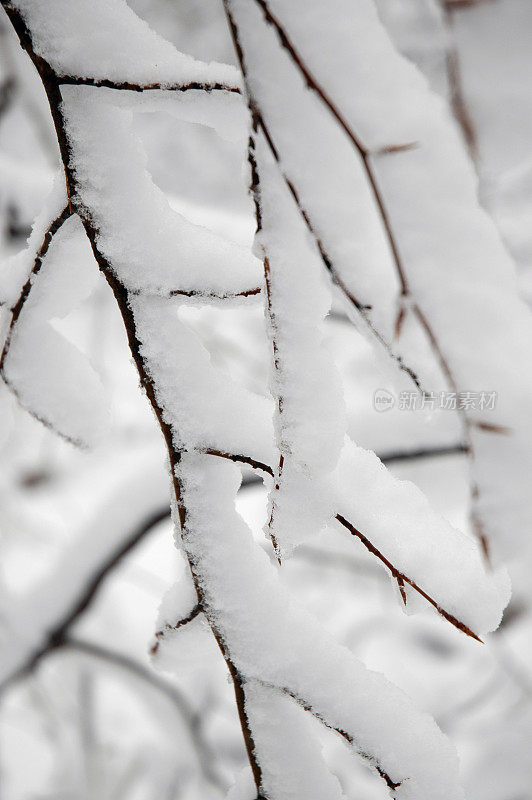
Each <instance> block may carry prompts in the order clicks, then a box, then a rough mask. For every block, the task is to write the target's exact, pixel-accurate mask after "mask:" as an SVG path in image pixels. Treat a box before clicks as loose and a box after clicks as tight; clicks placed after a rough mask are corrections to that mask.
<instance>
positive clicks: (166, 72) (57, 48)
mask: <svg viewBox="0 0 532 800" xmlns="http://www.w3.org/2000/svg"><path fill="white" fill-rule="evenodd" d="M12 5H13V6H14V7H15V8H16V9H18V10H19V11H20V12H21V14H22V16H23V17H24V20H25V22H26V24H27V25H28V27H29V28H30V29H31V33H32V41H33V46H34V48H35V51H36V52H37V54H38V55H40V56H42V58H44V59H46V60H47V61H48V63H49V64H50V65H51V67H52V68H53V69H54V70H55V71H56V72H57V73H58V74H59V75H61V76H82V77H88V78H94V79H95V80H111V81H115V82H118V83H120V82H127V83H139V84H150V83H161V84H163V85H169V84H177V83H179V84H188V83H190V82H202V83H226V84H227V85H229V86H238V82H239V76H238V73H237V71H236V70H235V69H234V67H230V66H227V65H225V64H214V63H212V64H205V63H203V62H201V61H197V60H196V59H194V58H192V57H191V56H188V55H185V54H184V53H180V52H179V51H177V50H176V49H175V47H174V46H173V45H172V44H170V42H167V41H166V40H165V39H163V38H162V37H161V36H159V35H158V34H156V33H155V32H154V31H152V30H151V28H150V27H149V25H148V24H147V23H146V22H144V21H143V20H142V19H140V17H138V16H137V15H136V14H135V13H134V11H132V10H131V9H130V8H129V6H128V5H127V3H126V2H125V0H91V2H90V3H85V2H83V0H81V1H80V0H78V1H77V2H75V1H74V0H47V2H46V3H35V2H32V0H16V2H13V3H12Z"/></svg>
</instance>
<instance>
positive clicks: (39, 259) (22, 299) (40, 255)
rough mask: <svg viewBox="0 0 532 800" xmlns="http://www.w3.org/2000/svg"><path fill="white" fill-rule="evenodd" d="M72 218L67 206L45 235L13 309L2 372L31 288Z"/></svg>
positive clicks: (2, 357) (0, 368)
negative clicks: (57, 237)
mask: <svg viewBox="0 0 532 800" xmlns="http://www.w3.org/2000/svg"><path fill="white" fill-rule="evenodd" d="M71 216H72V210H71V209H70V208H69V207H68V206H65V208H64V209H63V210H62V211H61V213H60V214H58V216H57V217H55V219H53V220H52V222H51V223H50V225H49V226H48V228H47V230H46V233H45V234H44V237H43V240H42V243H41V246H40V247H39V249H38V251H37V254H36V256H35V260H34V262H33V266H32V268H31V271H30V274H29V275H28V278H27V280H26V283H25V284H24V286H23V287H22V291H21V293H20V295H19V297H18V300H17V302H16V303H15V304H14V305H13V306H12V308H11V322H10V324H9V328H8V331H7V336H6V339H5V342H4V347H3V349H2V353H1V355H0V372H3V367H4V362H5V359H6V356H7V353H8V351H9V346H10V342H11V336H12V334H13V329H14V327H15V325H16V324H17V321H18V318H19V317H20V314H21V312H22V309H23V308H24V304H25V303H26V300H27V299H28V297H29V295H30V292H31V287H32V285H33V283H34V281H35V276H36V275H38V274H39V272H40V270H41V267H42V265H43V261H44V259H45V257H46V254H47V252H48V249H49V247H50V244H51V242H52V239H53V238H54V236H55V234H56V233H57V231H58V230H59V229H60V228H61V227H62V225H63V223H65V222H66V221H67V219H69V218H70V217H71ZM3 377H4V378H5V376H3Z"/></svg>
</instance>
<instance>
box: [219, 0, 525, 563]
mask: <svg viewBox="0 0 532 800" xmlns="http://www.w3.org/2000/svg"><path fill="white" fill-rule="evenodd" d="M225 6H226V9H227V11H228V14H229V17H230V22H231V25H232V30H233V35H234V38H235V41H236V45H237V53H238V55H239V58H240V60H241V64H242V67H243V71H244V75H245V80H246V89H247V93H248V99H249V103H250V110H251V114H252V117H253V120H254V124H255V127H256V128H257V129H259V128H262V130H263V132H265V137H266V140H267V142H268V143H269V147H270V150H271V152H272V155H273V156H274V157H275V158H276V160H277V161H278V163H279V165H280V169H281V171H282V174H283V176H284V179H285V181H286V183H287V186H288V188H289V190H290V192H291V194H292V197H293V199H294V202H295V203H296V205H297V207H298V208H299V211H300V213H301V214H302V216H303V218H304V219H305V221H306V223H307V226H308V228H309V230H310V231H311V233H312V234H313V235H314V238H315V240H316V242H319V243H320V250H321V253H322V259H323V255H324V254H325V256H326V260H328V261H329V262H330V263H331V264H332V265H333V269H334V271H335V272H336V273H337V274H338V275H339V276H340V278H341V281H342V283H343V285H344V286H345V287H347V289H348V291H349V293H350V294H351V295H352V296H353V297H355V298H356V301H357V304H358V305H359V306H360V308H361V309H363V310H364V315H365V316H366V317H367V318H368V319H369V320H370V322H371V326H372V327H373V328H374V329H375V330H376V331H377V332H378V337H377V338H380V339H381V340H382V341H384V342H385V343H386V345H387V347H388V348H393V350H394V351H397V352H399V353H400V355H401V357H402V358H403V360H404V362H405V363H407V364H408V365H409V367H413V370H414V373H415V374H416V376H419V381H420V385H421V386H422V387H423V389H424V390H426V391H428V390H430V389H431V387H430V386H427V385H426V375H425V370H426V367H425V365H424V364H422V363H419V364H418V363H417V361H416V358H415V353H412V354H411V353H410V352H409V349H408V347H409V344H408V342H409V337H404V336H403V329H404V325H405V324H406V320H408V321H409V323H411V324H414V325H415V326H417V328H418V329H419V331H420V332H421V333H422V334H423V336H424V337H425V339H426V341H427V343H428V345H429V346H430V348H431V349H432V351H433V354H434V358H435V360H436V362H437V363H438V364H439V367H440V370H441V372H442V375H443V377H444V379H445V380H446V382H447V384H448V387H449V389H451V390H452V391H455V392H456V393H457V395H460V394H461V393H464V394H465V393H467V392H471V391H473V392H474V391H479V390H483V389H484V387H489V389H487V390H488V391H492V392H495V393H496V394H497V397H498V401H497V406H496V408H494V409H493V410H491V411H489V412H486V409H482V408H478V407H477V408H469V407H468V408H463V409H462V410H461V411H459V413H460V415H461V421H462V426H463V431H464V433H463V435H464V439H465V441H466V444H467V447H468V448H469V450H470V453H471V455H472V500H473V512H474V515H473V519H474V523H475V528H476V532H477V534H478V536H479V538H480V539H481V541H482V542H483V546H484V548H485V550H486V552H487V550H488V549H489V540H490V539H493V540H494V542H498V543H499V545H500V547H499V545H498V548H499V553H501V552H502V551H503V550H504V549H505V548H510V550H512V549H513V548H515V546H516V544H517V542H518V541H519V539H520V538H521V536H522V533H523V531H525V530H527V529H528V527H529V526H530V521H531V520H532V504H531V503H530V497H529V494H530V493H529V492H528V488H527V476H528V475H529V474H530V470H531V468H532V463H531V459H530V455H529V454H530V452H531V448H530V447H528V445H525V442H528V441H529V439H530V428H529V425H528V421H527V412H526V408H527V407H528V406H529V404H530V397H531V395H532V371H531V369H530V367H528V366H527V365H528V364H529V359H528V357H527V353H526V346H527V345H526V343H527V342H528V341H530V338H531V336H532V319H531V315H530V312H529V310H528V309H527V308H526V306H525V305H524V303H523V302H522V301H521V300H520V299H519V297H518V294H517V289H516V283H515V274H514V267H513V264H512V262H511V260H510V258H509V257H508V255H507V253H506V252H505V250H504V248H503V246H502V243H501V241H500V238H499V235H498V233H497V230H496V228H495V225H494V223H493V222H492V221H491V220H490V219H489V218H488V217H487V215H486V213H485V212H484V211H483V210H482V209H481V208H480V206H479V202H478V197H477V185H476V176H475V173H474V170H473V168H472V165H471V163H470V162H469V160H468V158H467V154H466V153H465V151H464V147H463V143H462V141H461V139H460V135H459V132H458V131H457V130H456V128H455V125H454V123H453V120H452V117H451V114H450V111H449V109H448V108H446V107H445V105H444V103H443V101H441V100H440V99H438V98H437V97H436V96H435V95H433V94H431V93H430V91H429V90H428V88H427V86H426V83H425V81H424V79H423V78H422V77H421V75H420V74H419V73H418V72H417V70H416V69H415V67H413V65H411V64H410V63H408V62H407V61H406V60H405V59H403V58H402V57H400V56H399V55H398V54H397V52H396V51H395V50H394V48H393V46H392V45H391V42H390V40H389V38H388V36H387V34H386V33H385V31H384V29H383V27H382V25H381V24H380V22H379V19H378V17H377V13H376V10H375V9H374V7H373V5H372V4H371V3H357V4H353V3H349V2H346V0H333V3H332V4H330V3H329V4H327V7H326V8H325V6H323V5H320V4H315V5H313V7H312V9H309V8H308V7H307V5H306V4H305V3H303V2H299V1H297V2H286V0H252V2H247V0H226V3H225ZM340 19H341V20H342V24H341V25H339V24H336V23H335V22H334V21H335V20H340ZM294 109H297V113H294V111H293V110H294ZM310 165H311V168H310ZM331 209H334V213H331ZM420 232H422V234H420ZM351 305H352V304H351ZM486 331H489V337H487V334H486ZM464 343H465V344H464ZM523 365H524V366H523ZM494 464H497V465H498V467H497V469H494V468H493V465H494ZM501 465H504V470H505V474H506V475H507V476H508V480H505V481H504V482H503V481H500V480H499V469H500V468H501Z"/></svg>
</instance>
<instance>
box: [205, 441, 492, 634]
mask: <svg viewBox="0 0 532 800" xmlns="http://www.w3.org/2000/svg"><path fill="white" fill-rule="evenodd" d="M207 452H208V453H209V454H210V455H214V456H219V457H221V458H228V459H230V460H231V461H235V462H240V463H242V464H249V463H250V461H251V459H249V458H247V457H246V456H240V455H237V454H236V453H223V452H221V451H219V450H210V451H207ZM453 452H455V451H454V449H453ZM459 452H461V450H460V451H459ZM253 464H254V468H255V469H258V470H260V471H261V472H265V473H267V474H268V475H271V476H272V477H273V470H272V468H271V467H270V466H269V465H268V464H265V463H263V462H260V461H253ZM334 518H335V519H336V520H337V521H338V522H339V523H340V524H341V525H343V526H344V528H346V529H347V530H348V531H349V532H350V533H351V534H352V535H353V536H356V538H357V539H359V540H360V541H361V542H362V544H363V545H364V547H365V548H366V549H367V550H368V551H369V552H370V553H371V554H372V555H374V556H376V558H378V559H379V561H381V563H383V564H384V566H385V567H387V569H389V571H390V573H391V575H392V577H393V578H395V580H396V581H397V582H398V585H399V588H401V584H403V585H404V584H405V583H407V584H408V585H409V586H410V587H411V588H412V589H414V591H416V592H417V593H418V594H420V595H421V597H423V598H424V599H425V600H426V601H427V602H428V603H430V605H431V606H433V608H435V609H436V611H437V612H438V614H440V615H441V616H442V617H443V618H444V619H446V620H447V622H450V623H451V625H453V626H454V627H455V628H457V629H458V630H459V631H462V633H465V634H466V635H467V636H470V637H471V638H472V639H476V640H477V642H481V644H483V642H482V639H480V638H479V637H478V636H477V634H476V633H474V632H473V631H472V630H471V629H470V628H469V627H468V626H467V625H466V624H465V623H464V622H461V621H460V620H459V619H457V618H456V617H455V616H453V615H452V614H450V613H449V612H448V611H445V609H444V608H442V607H441V606H440V605H439V604H438V603H437V602H436V600H434V599H433V598H432V597H431V596H430V595H429V594H428V593H427V592H426V591H425V590H424V589H422V588H421V587H420V586H418V584H417V583H416V582H415V581H414V580H412V578H409V577H408V575H405V574H404V572H401V571H400V570H399V569H397V567H396V566H395V565H394V564H392V562H391V561H390V560H389V559H388V558H386V556H385V555H384V554H383V553H381V552H380V550H379V549H378V548H377V547H375V545H374V544H373V543H372V542H371V541H370V540H369V539H368V538H367V536H365V535H364V534H363V533H361V532H360V531H359V530H358V529H357V528H355V526H354V525H353V524H352V523H351V522H349V520H347V519H346V518H345V517H344V516H343V515H342V514H335V517H334ZM401 594H403V593H402V592H401Z"/></svg>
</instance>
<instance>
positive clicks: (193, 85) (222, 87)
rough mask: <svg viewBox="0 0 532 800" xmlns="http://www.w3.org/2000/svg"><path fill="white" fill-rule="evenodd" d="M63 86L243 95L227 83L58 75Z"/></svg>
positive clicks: (236, 87)
mask: <svg viewBox="0 0 532 800" xmlns="http://www.w3.org/2000/svg"><path fill="white" fill-rule="evenodd" d="M57 79H58V81H59V84H60V85H61V86H95V87H100V88H106V89H116V90H117V91H126V92H157V91H160V92H190V91H199V92H207V93H208V94H210V92H229V93H231V94H242V92H241V91H240V89H239V87H238V86H228V85H227V84H226V83H219V82H214V83H205V82H200V81H190V82H189V83H167V84H166V83H129V82H128V81H112V80H109V79H108V78H90V77H87V76H82V75H57Z"/></svg>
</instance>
